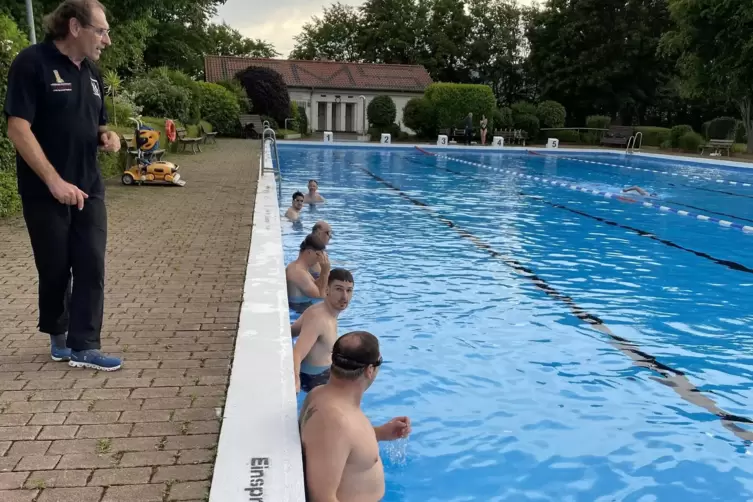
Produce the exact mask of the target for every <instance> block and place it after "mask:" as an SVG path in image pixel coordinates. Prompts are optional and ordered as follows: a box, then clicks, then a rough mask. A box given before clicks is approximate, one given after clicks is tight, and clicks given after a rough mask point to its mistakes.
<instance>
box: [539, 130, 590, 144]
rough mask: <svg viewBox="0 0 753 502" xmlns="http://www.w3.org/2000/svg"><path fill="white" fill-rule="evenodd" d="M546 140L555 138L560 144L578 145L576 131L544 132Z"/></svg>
mask: <svg viewBox="0 0 753 502" xmlns="http://www.w3.org/2000/svg"><path fill="white" fill-rule="evenodd" d="M544 132H545V133H546V137H547V138H557V139H558V140H560V143H580V142H581V138H580V134H578V131H544Z"/></svg>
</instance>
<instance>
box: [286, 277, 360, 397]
mask: <svg viewBox="0 0 753 502" xmlns="http://www.w3.org/2000/svg"><path fill="white" fill-rule="evenodd" d="M351 298H353V274H351V273H350V272H349V271H348V270H345V269H344V268H336V269H333V270H332V271H331V272H330V273H329V279H328V284H327V296H326V297H325V298H324V301H323V302H321V303H317V304H316V305H312V306H311V307H309V308H307V309H306V310H305V311H304V312H303V314H302V315H301V317H299V318H298V319H297V320H296V321H295V322H294V323H293V325H292V326H291V327H290V333H291V335H292V336H293V337H294V338H295V337H298V340H297V341H296V342H295V346H294V347H293V371H294V375H295V391H296V392H300V391H301V389H303V390H304V391H305V392H310V391H311V389H313V388H314V387H316V386H319V385H324V384H325V383H327V380H329V367H330V365H331V364H332V347H333V346H334V345H335V342H336V341H337V317H338V316H339V315H340V313H341V312H342V311H343V310H345V309H346V308H348V305H349V304H350V300H351Z"/></svg>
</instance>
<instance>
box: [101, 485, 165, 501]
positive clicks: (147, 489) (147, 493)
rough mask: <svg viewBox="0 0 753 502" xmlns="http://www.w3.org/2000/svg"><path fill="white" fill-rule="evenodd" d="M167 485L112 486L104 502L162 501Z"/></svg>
mask: <svg viewBox="0 0 753 502" xmlns="http://www.w3.org/2000/svg"><path fill="white" fill-rule="evenodd" d="M165 489H166V485H130V486H111V487H110V488H108V489H107V493H105V496H104V498H103V499H102V502H134V501H136V500H137V501H138V502H162V500H163V497H164V493H165Z"/></svg>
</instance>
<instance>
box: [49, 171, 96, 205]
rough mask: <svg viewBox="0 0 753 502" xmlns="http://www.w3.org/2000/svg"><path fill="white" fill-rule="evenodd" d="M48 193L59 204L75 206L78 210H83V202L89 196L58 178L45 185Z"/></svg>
mask: <svg viewBox="0 0 753 502" xmlns="http://www.w3.org/2000/svg"><path fill="white" fill-rule="evenodd" d="M47 186H48V188H49V189H50V193H51V194H52V196H53V197H55V199H56V200H57V201H58V202H60V203H61V204H67V205H69V206H76V207H78V209H79V210H81V209H83V208H84V200H85V199H88V198H89V196H88V195H87V194H85V193H84V192H83V191H81V190H80V189H79V188H78V187H77V186H76V185H71V184H70V183H68V182H67V181H65V180H64V179H63V178H60V177H58V178H57V179H56V180H54V181H52V182H51V183H50V184H49V185H47Z"/></svg>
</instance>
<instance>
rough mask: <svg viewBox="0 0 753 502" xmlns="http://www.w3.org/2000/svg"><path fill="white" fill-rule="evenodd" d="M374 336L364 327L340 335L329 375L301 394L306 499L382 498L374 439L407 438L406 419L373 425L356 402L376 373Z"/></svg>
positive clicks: (367, 501) (378, 359)
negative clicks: (304, 394)
mask: <svg viewBox="0 0 753 502" xmlns="http://www.w3.org/2000/svg"><path fill="white" fill-rule="evenodd" d="M381 364H382V356H381V354H380V350H379V340H377V338H376V337H375V336H374V335H372V334H371V333H368V332H366V331H354V332H351V333H347V334H345V335H343V336H342V337H341V338H340V339H339V340H337V342H336V343H335V346H334V348H333V349H332V367H331V371H332V376H331V377H330V379H329V382H328V383H327V384H326V385H322V386H320V387H317V388H316V389H314V390H312V391H311V393H309V394H308V395H307V396H306V399H305V400H304V402H303V406H302V408H301V413H300V415H299V418H298V430H299V433H300V437H301V453H302V456H303V459H302V460H303V479H304V485H305V487H306V499H307V500H309V501H311V502H314V501H324V500H327V501H331V500H338V501H340V502H377V501H379V500H382V499H383V498H384V491H385V486H384V467H383V465H382V459H381V457H380V455H379V443H378V442H379V441H394V440H397V439H401V438H405V437H408V436H409V435H410V433H411V421H410V418H408V417H396V418H393V419H392V420H390V421H389V422H387V423H386V424H384V425H379V426H374V425H373V424H372V423H371V422H370V421H369V419H368V418H367V417H366V415H365V414H364V412H363V410H362V409H361V400H362V399H363V395H364V393H365V392H366V390H367V389H368V388H369V387H371V384H373V383H374V380H375V379H376V378H377V375H378V374H379V367H380V366H381Z"/></svg>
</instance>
